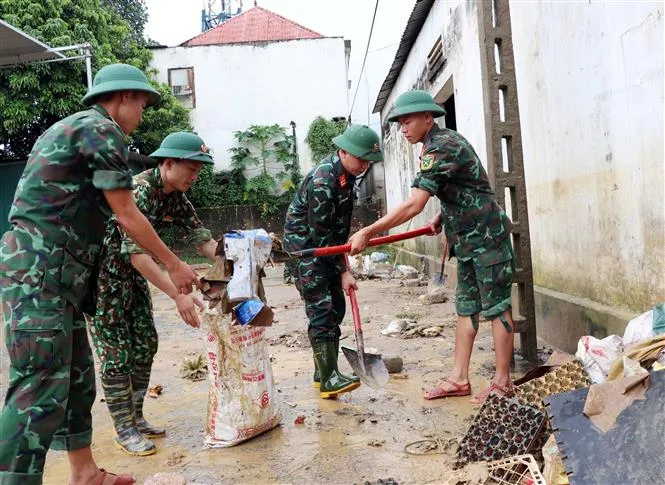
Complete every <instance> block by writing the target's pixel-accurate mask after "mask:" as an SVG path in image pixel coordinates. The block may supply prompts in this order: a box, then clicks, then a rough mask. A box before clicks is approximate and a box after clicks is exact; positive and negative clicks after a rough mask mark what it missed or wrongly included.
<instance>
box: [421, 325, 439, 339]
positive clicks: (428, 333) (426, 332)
mask: <svg viewBox="0 0 665 485" xmlns="http://www.w3.org/2000/svg"><path fill="white" fill-rule="evenodd" d="M441 330H443V329H442V328H441V327H428V328H423V329H422V330H421V331H420V335H422V336H423V337H438V336H439V335H440V334H441Z"/></svg>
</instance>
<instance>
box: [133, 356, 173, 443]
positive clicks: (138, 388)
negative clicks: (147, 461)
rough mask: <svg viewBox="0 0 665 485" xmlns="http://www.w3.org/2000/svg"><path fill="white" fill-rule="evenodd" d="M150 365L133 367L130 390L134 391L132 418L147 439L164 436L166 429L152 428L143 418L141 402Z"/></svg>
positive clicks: (147, 380) (147, 381) (144, 393)
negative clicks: (133, 417) (134, 418)
mask: <svg viewBox="0 0 665 485" xmlns="http://www.w3.org/2000/svg"><path fill="white" fill-rule="evenodd" d="M151 367H152V366H151V365H135V366H134V371H133V372H132V389H133V390H134V416H135V417H136V427H137V428H138V429H139V431H140V432H141V433H143V434H144V435H146V436H147V437H148V438H161V437H162V436H164V435H165V434H166V429H164V428H158V427H156V426H152V425H151V424H150V423H148V422H147V421H146V420H145V418H144V417H143V401H144V400H145V395H146V392H148V384H149V383H150V369H151Z"/></svg>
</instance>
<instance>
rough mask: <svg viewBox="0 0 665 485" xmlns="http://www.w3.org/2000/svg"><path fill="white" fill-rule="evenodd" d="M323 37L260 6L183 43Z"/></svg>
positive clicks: (194, 44)
mask: <svg viewBox="0 0 665 485" xmlns="http://www.w3.org/2000/svg"><path fill="white" fill-rule="evenodd" d="M322 37H323V36H322V35H321V34H319V33H318V32H314V31H313V30H311V29H308V28H307V27H303V26H302V25H300V24H297V23H295V22H293V21H292V20H289V19H287V18H285V17H282V16H281V15H278V14H276V13H274V12H271V11H270V10H266V9H265V8H261V7H253V8H251V9H249V10H247V11H246V12H243V13H241V14H240V15H236V16H235V17H232V18H230V19H229V20H227V21H225V22H223V23H221V24H220V25H218V26H217V27H215V28H213V29H210V30H208V31H206V32H203V33H202V34H199V35H197V36H196V37H194V38H193V39H190V40H188V41H185V42H183V43H182V44H181V45H183V46H186V47H193V46H197V45H219V44H243V43H249V42H276V41H283V40H297V39H321V38H322Z"/></svg>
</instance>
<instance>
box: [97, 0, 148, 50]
mask: <svg viewBox="0 0 665 485" xmlns="http://www.w3.org/2000/svg"><path fill="white" fill-rule="evenodd" d="M101 2H102V4H103V5H106V6H108V7H110V8H111V9H113V10H114V11H115V12H116V13H117V14H118V15H119V16H120V17H121V18H122V19H124V20H125V21H126V22H127V23H128V24H129V26H130V28H131V32H130V35H131V36H132V37H134V40H136V41H137V42H139V43H143V42H146V40H145V38H144V35H143V33H144V31H145V24H146V23H147V22H148V8H147V7H146V5H145V0H101Z"/></svg>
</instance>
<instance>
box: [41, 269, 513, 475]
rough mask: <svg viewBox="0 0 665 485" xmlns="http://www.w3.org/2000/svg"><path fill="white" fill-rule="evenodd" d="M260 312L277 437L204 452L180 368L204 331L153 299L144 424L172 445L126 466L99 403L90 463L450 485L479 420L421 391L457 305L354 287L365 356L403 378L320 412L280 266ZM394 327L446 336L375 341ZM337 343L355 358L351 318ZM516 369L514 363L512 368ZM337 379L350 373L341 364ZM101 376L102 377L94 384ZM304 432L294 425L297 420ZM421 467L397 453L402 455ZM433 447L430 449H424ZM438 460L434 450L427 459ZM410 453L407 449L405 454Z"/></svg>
mask: <svg viewBox="0 0 665 485" xmlns="http://www.w3.org/2000/svg"><path fill="white" fill-rule="evenodd" d="M266 272H267V275H268V276H267V278H266V280H265V286H266V292H267V297H268V301H269V303H270V305H271V306H273V307H274V311H275V318H276V320H277V322H276V323H274V324H273V326H272V327H270V328H269V329H268V330H267V334H266V335H267V338H268V341H269V342H270V353H271V356H272V358H273V372H274V376H275V382H276V386H277V388H278V392H279V395H280V396H281V399H282V406H281V409H282V414H283V419H282V424H281V426H279V427H277V428H275V429H273V430H272V431H269V432H267V433H264V434H263V435H261V436H259V437H256V438H254V439H252V440H250V441H248V442H245V443H243V444H240V445H238V446H235V447H232V448H224V449H203V440H204V427H205V421H206V412H207V398H208V394H207V392H208V382H207V380H201V381H198V382H192V381H189V380H186V379H183V378H181V377H180V366H181V363H182V361H183V359H185V358H187V357H191V356H192V355H195V354H197V353H201V352H202V351H203V344H204V334H203V331H202V330H198V329H193V328H190V327H188V326H186V325H185V324H184V323H183V322H182V321H181V320H180V319H179V317H178V314H177V311H176V309H175V305H174V304H173V303H172V301H170V300H169V299H168V298H167V297H166V296H165V295H164V294H162V293H160V292H158V291H153V301H154V310H155V320H156V324H157V327H158V330H159V337H160V343H159V352H158V354H157V357H156V361H155V364H154V367H153V376H152V379H151V385H155V384H161V385H162V386H163V393H162V394H161V395H160V396H159V397H158V398H156V399H150V398H148V399H147V403H146V415H147V417H148V419H149V420H150V421H152V422H154V424H156V425H160V426H166V427H167V429H168V434H167V436H166V437H165V438H162V439H159V440H157V441H156V444H157V446H158V451H157V453H156V454H155V455H152V456H149V457H143V458H139V457H132V456H129V455H126V454H124V453H123V452H122V451H120V450H119V449H117V448H116V447H115V446H114V443H113V439H112V437H113V436H114V433H113V428H112V424H111V420H110V417H109V414H108V410H107V408H106V404H105V403H104V402H102V398H103V394H102V392H101V386H100V385H99V384H98V395H97V400H96V402H95V405H94V407H93V416H94V435H93V445H92V446H93V451H94V455H95V457H96V459H97V461H98V464H99V465H100V466H102V467H104V468H106V469H108V470H112V471H122V472H131V473H133V474H134V475H135V476H136V477H137V478H138V481H137V483H139V484H141V483H143V482H144V480H145V479H146V478H148V477H150V476H152V475H153V474H155V473H158V472H173V473H178V474H180V475H182V476H183V477H185V478H186V480H187V483H188V484H199V485H214V484H227V483H229V484H230V483H243V484H269V483H280V484H290V483H293V484H296V483H297V484H300V483H308V484H309V483H317V484H318V483H335V484H361V483H365V482H366V481H369V482H377V481H378V480H379V479H383V480H386V479H388V478H392V479H393V480H395V481H396V482H398V483H399V484H411V483H412V484H426V483H442V484H443V483H453V484H454V483H456V482H457V479H456V478H455V475H456V474H453V472H452V470H453V464H454V453H455V450H456V446H457V442H458V440H460V439H461V438H462V436H463V435H464V433H465V431H466V429H467V428H468V426H469V423H470V420H471V419H472V418H473V415H474V413H475V411H476V410H477V408H474V407H473V406H472V405H471V403H470V402H469V397H459V398H449V399H444V400H438V401H426V400H424V399H423V398H422V394H423V389H424V388H428V387H431V386H432V385H434V384H435V383H437V382H438V381H439V380H440V379H442V378H443V377H444V376H445V375H446V373H447V372H448V370H449V369H450V366H451V365H452V355H453V344H454V328H455V327H454V305H453V303H452V302H450V301H448V302H446V303H440V304H432V305H424V304H422V303H420V302H419V300H418V298H417V297H418V295H420V294H423V293H425V292H426V288H425V287H405V286H401V285H400V280H397V279H395V280H390V281H386V280H366V281H361V282H360V283H359V285H360V289H359V291H358V299H359V302H360V314H361V316H362V320H363V325H364V334H365V345H366V347H374V348H377V349H379V351H380V352H382V353H383V354H384V355H386V356H388V355H399V356H401V357H402V359H403V361H404V370H403V372H402V373H401V374H400V375H396V376H391V379H390V381H389V382H388V384H387V386H386V387H385V388H383V389H380V390H374V389H371V388H369V387H367V386H361V387H360V388H359V389H358V390H356V391H354V392H351V393H347V394H344V395H342V396H340V397H339V398H338V399H337V400H322V399H319V397H318V392H317V391H316V390H315V389H314V388H313V387H312V383H311V374H312V371H313V364H312V354H311V349H310V348H309V343H308V342H307V337H306V319H305V314H304V309H303V305H302V303H301V302H300V299H299V297H298V293H297V291H296V289H295V287H294V286H292V285H289V286H287V285H284V284H283V283H282V266H281V265H277V266H276V267H275V268H266ZM396 317H406V318H413V319H416V320H417V321H418V324H432V325H441V324H444V329H443V335H442V336H438V337H433V338H432V337H430V338H426V337H418V338H410V339H402V338H395V337H386V336H383V335H381V333H380V330H381V329H383V328H385V327H386V326H387V325H388V323H389V322H390V321H391V320H394V319H395V318H396ZM342 335H343V337H346V339H345V340H344V341H343V343H349V344H351V345H353V346H355V344H354V338H353V322H352V319H351V315H350V311H347V317H346V319H345V321H344V323H343V325H342ZM518 362H519V359H518ZM340 365H341V368H342V369H343V370H345V371H347V372H350V368H349V366H348V363H347V362H346V361H345V359H344V357H343V356H340ZM472 368H473V372H472V376H471V384H472V387H473V390H474V391H480V390H481V389H483V387H484V386H485V385H487V384H488V382H489V379H490V378H491V376H492V373H493V354H492V341H491V333H490V327H489V325H487V324H485V325H483V326H482V328H481V331H480V333H479V335H478V337H477V339H476V343H475V348H474V354H473V364H472ZM98 370H99V369H98V368H97V371H98ZM97 375H99V372H97ZM300 415H304V416H305V422H304V424H302V425H296V424H295V423H294V420H295V419H296V417H298V416H300ZM420 440H428V442H426V443H424V444H422V445H420V446H418V445H416V446H415V450H416V451H418V452H420V453H423V454H420V455H415V454H410V453H407V452H405V447H406V446H407V445H409V444H410V443H414V442H417V441H420ZM432 443H436V445H435V446H430V445H431V444H432ZM430 448H434V449H430ZM409 449H411V448H409ZM67 478H68V463H67V458H66V455H65V454H64V453H62V452H55V451H51V452H50V453H49V456H48V459H47V462H46V475H45V483H46V484H48V485H61V484H66V483H67Z"/></svg>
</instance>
